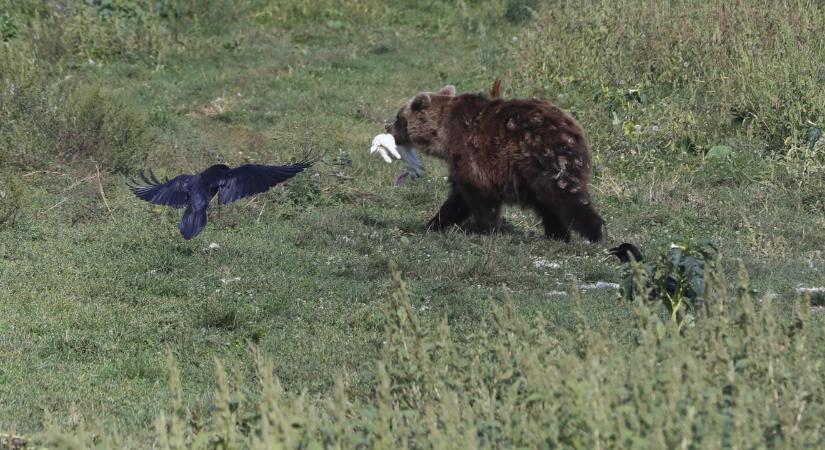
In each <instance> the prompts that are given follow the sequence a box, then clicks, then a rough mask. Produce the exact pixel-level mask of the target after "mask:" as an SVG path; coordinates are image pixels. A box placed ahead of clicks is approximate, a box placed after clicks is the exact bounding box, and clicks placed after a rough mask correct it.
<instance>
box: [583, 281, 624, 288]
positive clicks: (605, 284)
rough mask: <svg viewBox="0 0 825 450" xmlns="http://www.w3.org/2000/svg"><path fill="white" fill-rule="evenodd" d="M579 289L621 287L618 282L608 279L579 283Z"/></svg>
mask: <svg viewBox="0 0 825 450" xmlns="http://www.w3.org/2000/svg"><path fill="white" fill-rule="evenodd" d="M579 289H619V284H618V283H608V282H607V281H597V282H595V283H586V284H582V285H579Z"/></svg>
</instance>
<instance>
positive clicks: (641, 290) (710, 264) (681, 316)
mask: <svg viewBox="0 0 825 450" xmlns="http://www.w3.org/2000/svg"><path fill="white" fill-rule="evenodd" d="M717 257H718V251H717V249H716V246H715V245H714V244H713V243H711V242H709V241H698V242H697V241H690V240H680V241H677V242H674V243H672V244H670V248H669V249H668V250H666V251H665V252H663V253H662V254H661V255H660V256H659V257H658V258H657V260H656V261H655V262H653V263H649V262H635V263H632V264H631V265H630V266H628V267H627V268H626V269H625V273H624V276H623V278H622V283H621V285H620V286H621V294H622V296H623V297H624V298H625V299H626V300H628V301H638V300H642V301H645V302H647V301H659V302H660V303H661V304H662V306H664V307H665V309H666V310H667V313H668V314H669V316H670V318H671V320H672V321H673V322H674V323H676V325H677V327H678V328H679V329H680V330H681V329H682V327H683V326H685V325H687V324H690V323H692V321H693V320H694V318H695V317H696V315H697V314H698V313H699V312H700V311H702V310H703V309H706V305H707V304H706V302H705V279H706V276H707V275H708V274H709V273H711V272H712V271H713V270H715V269H716V261H717Z"/></svg>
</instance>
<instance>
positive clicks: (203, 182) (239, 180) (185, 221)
mask: <svg viewBox="0 0 825 450" xmlns="http://www.w3.org/2000/svg"><path fill="white" fill-rule="evenodd" d="M311 165H312V162H311V161H303V162H299V163H296V164H292V165H288V166H267V165H262V164H244V165H243V166H240V167H236V168H234V169H230V168H229V166H226V165H224V164H216V165H214V166H212V167H210V168H208V169H206V170H204V171H203V172H201V173H199V174H197V175H186V174H184V175H178V176H176V177H175V178H172V179H171V180H168V181H166V182H161V181H158V179H157V178H155V175H154V174H153V173H152V172H151V171H149V177H148V178H147V177H146V175H145V174H144V173H143V172H142V171H141V172H140V177H141V178H142V179H143V181H144V182H145V183H147V184H146V185H138V184H137V183H135V182H134V181H133V182H131V184H130V185H129V188H130V189H131V190H132V192H134V193H135V195H136V196H137V197H138V198H140V199H143V200H146V201H147V202H151V203H154V204H156V205H167V206H173V207H175V208H183V207H186V210H185V211H184V212H183V218H182V219H181V221H180V227H179V228H180V233H181V234H182V235H183V238H184V239H187V240H189V239H192V238H193V237H195V236H197V235H198V233H200V232H201V231H202V230H203V227H205V226H206V208H207V206H208V205H209V201H210V200H212V197H214V196H215V194H218V199H219V200H220V203H221V204H222V205H226V204H227V203H232V202H234V201H235V200H238V199H241V198H243V197H247V196H250V195H253V194H259V193H261V192H266V191H267V190H269V188H271V187H272V186H275V185H276V184H278V183H281V182H283V181H285V180H288V179H290V178H292V177H294V176H295V175H297V174H299V173H301V172H302V171H303V170H304V169H306V168H307V167H310V166H311Z"/></svg>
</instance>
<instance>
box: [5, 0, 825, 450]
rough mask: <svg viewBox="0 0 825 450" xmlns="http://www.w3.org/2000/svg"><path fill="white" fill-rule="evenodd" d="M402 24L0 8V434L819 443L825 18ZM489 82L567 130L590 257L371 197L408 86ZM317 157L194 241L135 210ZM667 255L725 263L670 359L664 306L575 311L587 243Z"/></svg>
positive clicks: (401, 12) (471, 6)
mask: <svg viewBox="0 0 825 450" xmlns="http://www.w3.org/2000/svg"><path fill="white" fill-rule="evenodd" d="M404 3H405V2H394V1H391V2H378V1H369V0H368V1H355V0H348V1H344V2H332V1H317V2H311V1H300V0H298V1H294V2H289V1H286V0H280V1H275V2H263V1H249V2H237V3H236V2H222V1H220V0H211V1H206V0H203V1H185V0H177V1H176V0H168V1H163V2H149V1H148V0H147V1H140V0H122V1H112V2H108V1H94V2H76V4H75V2H58V1H55V2H51V1H47V2H40V1H31V2H12V1H10V0H7V1H3V0H0V6H2V8H0V31H1V32H2V35H3V40H4V43H3V46H2V49H1V50H0V58H2V61H0V67H2V68H0V73H2V75H3V80H2V86H0V89H2V93H0V115H1V116H0V122H1V123H0V159H1V160H2V162H0V434H2V433H15V434H21V435H24V436H26V437H27V439H32V440H33V441H34V442H36V443H44V444H48V445H50V448H86V447H93V446H99V447H101V448H107V447H132V448H146V447H147V446H151V445H155V446H157V447H160V448H165V447H172V448H176V447H186V446H188V447H193V448H195V447H197V448H200V447H199V446H203V447H208V448H236V447H237V448H243V447H255V446H258V447H259V448H272V447H276V446H278V445H285V446H293V445H294V446H302V448H305V447H311V446H312V445H314V444H317V445H319V446H324V447H342V448H350V447H355V446H358V445H360V444H363V445H368V446H374V447H382V448H393V447H427V446H428V445H425V444H424V441H429V444H430V445H432V446H433V447H437V448H457V447H460V446H461V445H462V443H470V444H472V443H474V444H475V445H477V446H490V447H501V446H527V447H533V446H554V445H558V446H561V447H568V448H570V447H572V448H598V447H599V446H601V447H606V448H622V447H623V448H630V447H633V448H665V447H668V448H676V447H677V446H678V447H679V448H718V447H737V446H744V447H748V448H763V447H771V448H801V446H808V448H815V447H817V446H821V445H825V430H823V427H822V425H821V424H819V425H817V424H818V422H819V421H820V420H821V417H822V413H823V412H825V410H823V404H825V384H824V383H823V381H822V380H821V379H820V377H821V374H822V368H823V366H822V363H823V362H825V352H823V350H822V348H823V347H822V345H821V342H822V339H823V337H825V336H823V333H822V325H823V319H822V317H823V316H822V315H820V314H811V311H818V309H817V305H821V304H822V303H823V298H822V296H818V297H817V296H816V295H814V296H813V298H803V297H801V296H797V295H795V294H794V290H795V289H796V288H798V287H821V286H824V285H825V272H824V271H825V195H823V192H825V140H821V139H819V135H821V129H822V126H823V125H825V91H823V90H822V88H821V86H822V85H823V82H825V38H823V36H822V34H821V30H819V28H817V24H819V25H821V24H822V23H823V21H825V8H823V6H822V5H821V4H819V3H816V2H805V1H791V2H784V3H783V5H782V6H781V7H780V6H775V5H773V4H772V3H771V2H763V1H760V0H753V1H742V2H734V3H735V4H734V5H726V4H725V2H721V1H711V2H698V1H689V0H681V1H674V2H668V6H662V5H658V3H660V2H648V1H644V0H622V1H619V2H601V1H595V0H594V1H588V2H586V3H587V7H586V8H585V7H577V6H575V5H574V2H531V1H526V0H525V1H516V0H511V1H509V2H505V1H501V2H496V1H489V2H486V1H480V0H476V1H466V2H451V1H446V0H443V1H442V0H428V1H425V2H406V3H407V4H406V5H405V4H404ZM766 5H770V8H769V7H768V6H766ZM766 10H770V11H771V14H766V13H765V12H764V11H766ZM676 23H682V24H683V26H679V27H676V26H675V25H674V24H676ZM660 33H661V34H660ZM497 77H500V78H501V79H502V80H503V83H504V96H505V97H508V98H514V97H527V96H539V97H542V98H545V99H548V100H550V101H552V102H554V103H556V104H558V105H559V106H561V107H563V108H565V109H567V110H569V111H572V112H573V113H574V114H575V115H576V117H577V118H578V120H579V121H580V122H581V124H582V126H583V128H584V129H585V131H586V133H587V134H588V137H589V140H590V143H591V147H592V155H593V159H594V161H595V175H594V180H593V183H592V190H593V196H594V199H595V203H596V206H597V208H598V209H599V211H600V212H601V214H602V215H603V217H604V218H605V220H606V222H607V224H608V242H606V243H604V244H596V245H593V244H588V243H586V242H582V241H580V240H574V241H573V242H571V243H569V244H565V243H558V242H550V241H546V240H544V239H543V238H542V234H541V228H540V223H539V221H538V219H537V218H536V217H534V216H533V215H532V214H531V213H529V212H524V211H520V210H518V209H508V210H506V213H505V216H506V219H507V220H508V222H510V223H511V224H512V225H513V227H514V231H512V232H506V233H501V234H494V235H473V234H464V233H463V232H461V231H460V230H453V231H450V232H446V233H440V234H439V233H427V232H425V231H424V223H425V222H426V220H427V219H428V218H429V217H431V216H432V214H433V213H434V212H435V211H436V210H437V208H438V206H440V202H441V201H443V199H444V198H445V196H446V192H447V183H446V180H445V176H446V169H445V167H444V166H443V164H442V163H441V162H439V161H436V160H432V159H427V160H426V161H425V164H426V174H425V176H424V178H422V179H419V180H416V181H413V182H409V183H407V184H406V185H404V186H402V187H400V188H393V187H392V182H393V180H394V178H395V176H396V175H398V173H400V170H401V168H400V164H397V163H396V164H393V165H389V164H386V163H384V162H383V161H382V160H381V159H380V158H378V157H376V156H374V155H370V154H369V153H368V145H369V142H370V140H371V139H372V137H373V136H374V135H375V134H377V133H379V132H381V131H382V130H383V122H384V121H385V120H389V119H390V118H392V117H394V114H395V112H396V110H397V108H398V107H399V106H400V105H401V104H403V102H405V101H406V100H407V99H408V98H409V97H411V96H413V95H414V94H416V93H417V92H419V91H421V90H435V89H437V88H440V87H441V86H443V85H445V84H455V85H456V86H457V88H458V90H459V92H486V91H487V90H488V89H489V87H490V86H491V84H492V82H493V80H494V79H495V78H497ZM307 154H315V155H321V160H320V161H319V162H318V163H317V164H316V165H315V167H313V168H312V169H311V170H309V171H308V172H307V173H304V174H302V175H300V176H298V177H296V178H295V179H294V180H292V181H291V182H289V183H288V184H286V185H284V186H282V187H278V188H276V189H273V190H272V191H270V192H268V193H266V194H263V195H260V196H258V197H255V198H252V199H247V200H243V201H239V202H237V203H235V204H232V205H229V206H222V207H216V205H214V204H213V207H212V209H211V211H210V216H209V221H210V222H209V225H208V226H207V228H206V230H205V231H204V232H203V234H201V235H200V236H198V237H197V238H196V239H193V240H192V241H184V240H183V239H182V238H181V237H180V235H179V233H178V231H177V222H178V220H179V217H180V211H179V210H173V209H171V208H170V209H163V208H154V207H152V206H150V205H148V204H147V203H145V202H142V201H140V200H138V199H136V198H134V197H133V195H132V194H131V193H130V192H129V190H128V188H127V186H126V180H127V178H129V177H134V176H135V175H136V174H137V173H138V172H139V171H140V170H141V169H143V168H152V169H154V171H155V172H156V173H157V174H159V175H164V176H170V177H171V176H174V175H177V174H179V173H183V172H189V173H191V172H194V171H200V170H202V169H203V168H205V167H207V166H209V165H211V164H216V163H226V164H229V165H237V164H242V163H245V162H259V163H285V162H289V161H295V160H298V159H300V158H301V157H302V156H304V155H307ZM681 238H690V239H708V240H711V241H713V242H714V243H715V244H716V245H717V246H718V248H719V250H720V253H721V256H722V258H721V260H720V261H721V270H720V272H719V274H718V277H717V278H715V281H714V283H715V284H714V286H716V287H715V288H714V289H716V290H715V291H714V292H715V293H717V294H718V296H717V297H715V298H716V299H717V302H718V304H720V305H722V304H727V305H729V306H728V309H727V310H725V308H724V307H720V309H719V311H720V312H719V314H718V316H714V317H709V318H707V319H706V320H705V321H701V320H699V321H698V322H700V323H698V324H697V326H696V327H695V328H692V329H691V330H690V331H689V332H688V333H687V334H686V335H685V336H680V335H679V333H676V332H674V330H673V329H672V328H671V327H670V325H669V321H668V319H667V317H665V316H663V315H662V314H661V311H660V310H658V309H657V308H656V307H655V305H654V306H653V307H651V308H647V307H641V306H639V305H634V304H632V303H628V302H622V301H620V300H619V294H618V293H617V291H615V290H610V289H585V290H583V291H582V292H581V293H580V294H579V289H578V286H580V285H582V284H590V283H595V282H597V281H607V282H614V283H615V282H619V281H620V277H621V276H622V269H621V267H620V266H619V265H618V264H617V262H616V261H615V260H613V259H611V258H612V257H609V256H608V255H607V254H606V252H605V248H607V247H608V246H610V245H612V244H616V243H619V242H624V241H629V242H634V243H636V244H638V245H639V246H640V247H641V248H642V249H643V250H645V251H646V253H647V254H648V255H649V256H650V257H651V258H654V257H655V256H656V255H658V254H659V253H661V252H664V251H665V250H666V249H667V248H668V247H669V245H670V243H671V242H673V241H674V240H677V239H681ZM212 243H215V244H218V248H210V244H212ZM740 262H741V266H740ZM390 265H394V267H397V272H395V275H393V272H392V271H391V270H390V268H389V267H390ZM745 272H746V273H747V274H748V277H749V281H748V282H747V283H746V282H745V279H746V277H745V275H744V273H745ZM393 277H395V278H393ZM399 277H400V278H399ZM400 279H403V283H402V282H401V281H400ZM725 280H727V281H725ZM402 285H403V286H402ZM745 285H747V286H748V287H749V288H750V289H753V291H754V293H753V294H748V293H747V292H746V291H747V289H741V288H743V287H744V286H745ZM728 290H729V294H725V293H724V292H728ZM772 294H777V295H776V296H772ZM771 298H774V300H773V302H772V305H773V306H768V303H771V302H767V301H765V300H764V299H771ZM809 301H811V302H813V304H814V307H813V308H814V309H810V308H809V304H808V303H807V302H809ZM723 310H724V311H725V312H724V313H723V312H721V311H723ZM740 312H741V314H740ZM800 329H801V330H802V331H801V332H799V333H797V332H796V331H793V330H800ZM447 330H449V331H447ZM720 330H721V331H720ZM794 333H797V334H794ZM445 336H449V337H445ZM799 336H805V337H804V338H800V337H799ZM416 349H417V350H416ZM734 349H738V351H739V353H737V352H736V351H734ZM728 352H729V353H730V354H728ZM216 360H218V361H220V365H222V366H225V367H227V368H228V369H227V370H228V371H229V373H230V375H229V376H228V380H229V381H227V377H226V374H225V373H224V378H223V379H222V378H221V377H220V372H221V371H220V370H219V371H218V372H219V374H218V376H217V377H216ZM170 361H174V362H170ZM743 361H744V362H745V363H742V362H743ZM270 365H271V366H270ZM445 367H449V368H450V369H449V370H448V369H444V368H445ZM170 368H171V381H170ZM273 368H274V369H273ZM442 369H443V370H442ZM671 369H672V370H671ZM514 371H515V374H514ZM668 371H670V372H668ZM273 372H274V374H275V375H276V376H277V380H278V381H277V382H276V381H274V380H273V379H271V374H272V373H273ZM660 373H664V374H666V375H667V376H669V377H671V378H666V377H665V378H660V377H659V376H658V375H657V374H660ZM616 374H618V375H616ZM647 376H649V377H647ZM589 377H594V378H589ZM216 380H217V382H216ZM513 380H520V381H513ZM553 380H556V381H557V383H555V384H554V381H553ZM571 380H572V381H571ZM644 383H648V384H644ZM255 386H259V387H260V388H256V387H255ZM640 386H642V387H640ZM644 386H646V387H644ZM730 386H736V388H735V389H731V388H730ZM554 389H555V391H554ZM447 392H449V393H453V394H454V395H455V397H450V394H447ZM547 392H556V395H555V396H549V397H547V398H545V397H542V396H541V395H544V394H543V393H547ZM732 392H733V393H732ZM528 394H531V395H532V394H535V395H538V396H539V397H535V396H531V395H528ZM634 399H635V400H634ZM634 401H636V403H634ZM537 402H538V404H540V405H541V406H537ZM631 404H632V405H635V407H633V408H630V406H627V405H631ZM238 405H242V406H238ZM243 405H246V406H243ZM450 405H452V406H450ZM644 405H648V406H644ZM258 406H260V410H258V409H256V408H258ZM451 408H452V409H451ZM537 408H538V409H537ZM627 408H630V409H627ZM643 410H644V411H646V412H645V413H644V414H642V411H643ZM255 411H257V412H255ZM565 411H566V412H565ZM276 412H277V414H281V415H280V416H278V415H277V414H276ZM246 413H249V414H250V415H249V416H246V415H244V414H246ZM256 414H257V415H256ZM645 414H646V415H645ZM276 416H277V418H276ZM161 417H162V418H161ZM262 417H263V418H267V417H268V418H269V419H268V420H269V422H267V420H263V419H262ZM502 417H505V418H506V417H511V418H512V417H525V419H524V423H519V424H516V423H515V422H513V423H511V422H508V420H511V419H507V420H505V419H503V418H502ZM550 417H555V418H557V420H558V421H557V422H553V420H556V419H550ZM617 417H622V418H623V419H622V420H619V419H617ZM634 417H635V418H636V419H632V418H634ZM564 418H566V419H564ZM533 419H535V420H533ZM563 419H564V420H563ZM683 419H684V420H683ZM512 420H514V421H515V419H512ZM259 421H260V422H261V423H263V422H267V423H268V424H269V425H257V424H258V423H259ZM542 421H544V422H542ZM619 422H621V425H617V423H619ZM284 423H286V424H289V426H284V425H283V424H284ZM273 424H276V425H277V424H280V425H277V426H274V425H273ZM685 424H686V425H685ZM270 425H273V426H274V428H273V427H270ZM279 426H280V428H278V427H279ZM261 427H262V428H261ZM267 427H270V428H267ZM251 430H252V431H251ZM273 430H275V431H273ZM686 430H687V431H686ZM253 431H255V432H253ZM313 443H314V444H313ZM470 444H468V445H470ZM0 448H2V446H1V445H0ZM313 448H315V447H313Z"/></svg>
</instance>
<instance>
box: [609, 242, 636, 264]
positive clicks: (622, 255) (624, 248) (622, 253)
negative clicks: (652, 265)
mask: <svg viewBox="0 0 825 450" xmlns="http://www.w3.org/2000/svg"><path fill="white" fill-rule="evenodd" d="M608 252H609V253H610V254H611V255H613V256H615V257H617V258H619V261H620V262H621V263H622V264H624V263H628V262H630V255H631V254H632V255H633V259H634V260H635V261H636V262H642V259H643V258H644V257H643V256H642V252H641V251H640V250H639V247H636V246H635V245H633V244H630V243H627V242H625V243H624V244H620V245H618V246H616V247H613V248H611V249H610V250H608Z"/></svg>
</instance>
